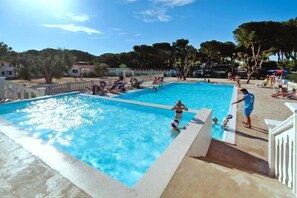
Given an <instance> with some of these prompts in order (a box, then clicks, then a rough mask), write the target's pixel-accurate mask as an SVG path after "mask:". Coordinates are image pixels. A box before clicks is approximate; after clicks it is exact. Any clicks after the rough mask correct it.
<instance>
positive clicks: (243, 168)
mask: <svg viewBox="0 0 297 198" xmlns="http://www.w3.org/2000/svg"><path fill="white" fill-rule="evenodd" d="M219 81H222V80H219ZM222 82H226V80H223V81H222ZM256 82H258V83H259V81H252V82H251V84H244V83H243V84H242V87H243V88H247V89H248V90H249V92H251V93H254V94H255V105H254V106H255V109H254V111H253V113H252V115H251V119H252V126H253V127H252V129H247V128H245V127H243V124H242V121H243V120H244V117H243V114H242V105H243V104H242V103H239V104H237V107H238V108H237V121H236V122H237V126H236V137H235V138H236V142H235V145H231V144H227V143H224V142H220V141H216V140H213V141H212V143H211V146H210V149H209V151H208V154H207V156H206V157H205V158H200V159H194V158H190V157H186V158H185V159H184V161H183V162H182V164H181V165H180V167H179V168H178V170H177V172H176V173H175V175H174V176H173V178H172V180H171V182H170V183H169V185H168V186H167V188H166V190H165V191H164V193H163V195H162V197H168V198H170V197H228V198H230V197H257V198H258V197H294V195H293V193H292V192H291V189H289V188H288V187H286V186H285V185H282V184H280V183H279V182H278V181H277V180H276V179H271V178H269V177H268V162H267V152H268V131H267V127H266V126H265V123H264V119H265V118H269V119H276V120H285V119H286V118H288V117H289V116H290V115H292V112H291V111H290V110H289V109H288V108H287V107H286V106H285V105H284V102H297V101H294V100H290V99H276V98H272V97H271V96H270V95H271V94H272V93H273V89H272V88H257V87H256V86H255V83H256ZM238 90H240V89H238ZM242 96H243V95H242V94H241V92H240V91H238V98H242Z"/></svg>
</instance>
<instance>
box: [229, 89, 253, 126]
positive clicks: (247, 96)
mask: <svg viewBox="0 0 297 198" xmlns="http://www.w3.org/2000/svg"><path fill="white" fill-rule="evenodd" d="M240 91H241V92H242V93H243V94H244V96H243V98H242V99H239V100H238V101H236V102H233V103H232V104H236V103H239V102H242V101H244V105H243V114H244V116H245V117H246V122H244V121H243V124H245V127H247V128H252V124H251V117H250V115H251V113H252V111H253V110H254V101H255V96H254V94H251V93H249V92H248V90H246V89H244V88H243V89H241V90H240Z"/></svg>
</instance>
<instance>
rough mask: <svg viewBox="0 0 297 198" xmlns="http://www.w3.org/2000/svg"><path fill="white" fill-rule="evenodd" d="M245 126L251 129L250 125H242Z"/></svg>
mask: <svg viewBox="0 0 297 198" xmlns="http://www.w3.org/2000/svg"><path fill="white" fill-rule="evenodd" d="M244 127H245V128H248V129H251V128H252V127H251V126H248V125H244Z"/></svg>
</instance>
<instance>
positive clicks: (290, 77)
mask: <svg viewBox="0 0 297 198" xmlns="http://www.w3.org/2000/svg"><path fill="white" fill-rule="evenodd" d="M286 79H288V80H290V81H294V82H297V74H288V75H286Z"/></svg>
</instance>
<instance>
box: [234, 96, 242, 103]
mask: <svg viewBox="0 0 297 198" xmlns="http://www.w3.org/2000/svg"><path fill="white" fill-rule="evenodd" d="M243 100H244V97H243V98H241V99H240V100H237V101H236V102H233V103H232V104H236V103H239V102H242V101H243Z"/></svg>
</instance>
